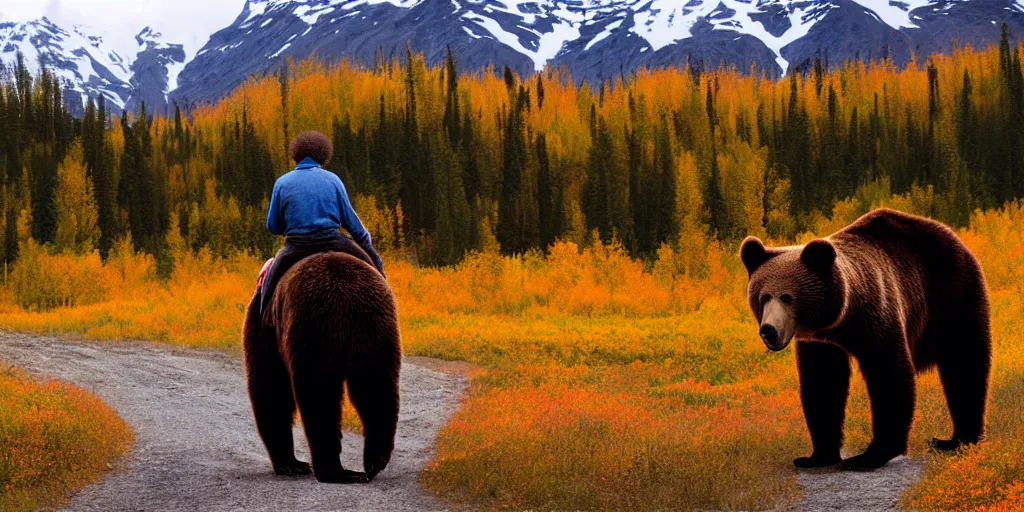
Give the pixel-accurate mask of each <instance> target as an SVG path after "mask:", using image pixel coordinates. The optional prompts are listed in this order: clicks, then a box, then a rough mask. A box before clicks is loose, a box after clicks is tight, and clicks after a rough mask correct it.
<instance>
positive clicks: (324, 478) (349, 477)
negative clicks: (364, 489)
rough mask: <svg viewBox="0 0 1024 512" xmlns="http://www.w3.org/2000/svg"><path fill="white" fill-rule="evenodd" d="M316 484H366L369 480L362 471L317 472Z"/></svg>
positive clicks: (335, 470) (337, 470)
mask: <svg viewBox="0 0 1024 512" xmlns="http://www.w3.org/2000/svg"><path fill="white" fill-rule="evenodd" d="M316 480H317V482H320V483H323V484H368V483H370V478H368V477H367V476H366V473H363V472H362V471H352V470H349V469H344V468H342V469H332V470H329V471H319V472H317V473H316Z"/></svg>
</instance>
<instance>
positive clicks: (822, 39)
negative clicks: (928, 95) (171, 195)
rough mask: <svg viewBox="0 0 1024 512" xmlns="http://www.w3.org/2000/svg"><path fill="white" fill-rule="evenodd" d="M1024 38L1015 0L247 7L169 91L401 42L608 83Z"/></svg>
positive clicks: (210, 92)
mask: <svg viewBox="0 0 1024 512" xmlns="http://www.w3.org/2000/svg"><path fill="white" fill-rule="evenodd" d="M1004 21H1005V22H1007V23H1008V24H1009V25H1010V30H1011V32H1012V33H1016V34H1020V33H1024V0H248V1H247V2H246V5H245V7H244V9H243V11H242V13H241V15H239V17H238V18H237V19H236V20H235V21H234V23H232V24H231V25H230V26H228V27H226V28H224V29H223V30H220V31H218V32H217V33H215V34H213V35H212V36H211V37H210V41H209V42H208V43H207V45H206V46H205V47H203V48H202V50H200V51H199V52H198V54H197V56H196V58H195V59H193V60H192V61H191V62H189V63H188V65H186V66H185V68H184V70H183V71H182V73H181V76H180V79H179V82H178V83H179V88H178V89H177V90H176V91H175V92H174V93H173V94H172V96H173V97H174V98H176V99H179V100H181V101H183V102H186V103H187V102H194V101H210V100H212V99H216V98H217V97H220V96H221V95H223V94H225V93H227V92H229V91H230V90H231V89H233V88H234V87H236V86H237V85H238V84H240V83H241V82H242V81H244V80H245V78H246V77H248V76H250V75H252V74H258V73H262V72H265V71H267V70H270V69H274V68H276V67H278V66H279V65H280V63H281V61H282V60H284V59H286V58H287V57H294V58H296V59H302V58H305V57H308V56H310V55H314V54H316V55H318V56H319V57H320V58H323V59H326V60H338V59H341V58H347V59H349V60H350V61H353V62H356V63H360V64H365V65H372V64H373V62H374V59H375V57H376V56H377V55H378V51H379V50H380V51H382V52H383V54H384V55H385V56H387V57H391V56H400V55H402V54H403V53H404V51H405V48H406V45H407V44H409V45H411V46H412V48H413V49H414V50H416V51H420V52H423V53H424V54H425V56H426V58H427V60H428V62H430V63H438V62H440V61H441V59H443V56H444V53H445V48H446V47H448V46H451V48H452V50H453V52H454V53H455V55H456V58H457V60H458V61H459V65H460V67H461V68H462V69H469V70H476V69H483V68H485V67H486V66H488V65H490V64H494V65H496V66H498V67H500V66H504V65H509V66H510V67H512V68H513V69H515V70H516V71H518V72H520V73H529V72H532V71H535V70H541V69H544V68H545V67H547V66H554V67H559V66H566V67H567V68H568V69H569V71H571V72H572V73H573V76H575V77H577V78H586V79H589V80H605V79H610V78H613V77H615V76H617V75H618V74H619V73H629V72H630V71H632V70H634V69H636V68H638V67H640V66H647V67H662V66H668V65H676V66H682V65H685V64H686V63H687V62H691V63H693V64H695V65H697V64H699V63H703V64H704V65H706V66H709V67H717V66H718V65H720V64H725V65H735V66H736V67H737V68H739V69H742V70H744V71H746V70H748V69H750V68H751V66H753V65H756V66H757V69H759V70H764V72H766V73H767V74H768V75H769V76H779V75H781V74H784V73H786V72H788V71H791V70H792V69H793V68H794V67H795V66H802V65H806V64H807V63H808V62H810V60H812V59H814V58H815V57H816V56H821V57H823V58H828V59H831V60H830V62H831V63H833V64H837V63H839V62H841V61H844V60H849V59H855V58H861V59H870V58H879V57H886V56H891V57H892V58H893V59H894V60H895V61H896V62H897V64H903V63H906V62H907V61H908V60H909V59H910V57H911V54H912V53H916V54H917V55H922V56H926V55H928V54H930V53H933V52H940V51H948V50H949V49H950V47H951V46H952V44H953V42H954V41H959V42H960V43H971V44H972V45H974V46H976V47H978V46H982V47H983V46H986V45H988V44H990V43H994V42H996V41H998V39H999V36H1000V27H1001V25H1002V22H1004Z"/></svg>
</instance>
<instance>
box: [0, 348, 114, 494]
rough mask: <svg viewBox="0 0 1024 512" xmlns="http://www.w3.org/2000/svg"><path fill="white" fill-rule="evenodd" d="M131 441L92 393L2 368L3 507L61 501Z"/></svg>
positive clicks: (0, 451)
mask: <svg viewBox="0 0 1024 512" xmlns="http://www.w3.org/2000/svg"><path fill="white" fill-rule="evenodd" d="M132 441H133V436H132V432H131V429H129V428H128V425H127V424H125V422H124V421H123V420H122V419H121V418H119V417H118V416H117V414H115V413H114V411H113V410H111V409H110V408H109V407H107V406H106V405H105V404H103V402H101V401H100V400H99V399H98V398H96V397H94V396H92V395H90V394H89V393H87V392H85V391H83V390H81V389H79V388H77V387H75V386H71V385H68V384H62V383H60V382H38V381H36V380H34V379H32V378H30V377H29V376H27V375H26V374H24V373H23V372H21V371H18V370H14V369H10V368H7V369H3V370H0V510H10V511H19V510H36V509H40V508H49V507H56V506H58V505H60V504H61V503H62V502H63V500H64V499H65V497H66V496H67V495H68V494H70V493H71V492H73V491H75V490H77V489H79V488H81V487H83V486H85V485H86V484H89V483H91V482H93V481H96V480H98V479H99V478H100V476H101V475H102V474H103V473H104V472H106V471H107V470H108V469H110V468H111V464H112V463H113V462H114V461H115V460H117V459H118V458H120V457H121V456H122V455H124V454H125V453H126V452H127V451H128V448H129V447H130V446H131V444H132Z"/></svg>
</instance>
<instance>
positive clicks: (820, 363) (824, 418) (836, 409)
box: [793, 341, 850, 468]
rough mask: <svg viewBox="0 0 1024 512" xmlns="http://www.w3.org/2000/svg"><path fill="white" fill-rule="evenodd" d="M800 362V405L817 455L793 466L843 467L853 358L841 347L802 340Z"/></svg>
mask: <svg viewBox="0 0 1024 512" xmlns="http://www.w3.org/2000/svg"><path fill="white" fill-rule="evenodd" d="M796 361H797V368H798V369H799V373H800V402H801V404H802V405H803V409H804V418H805V419H806V420H807V429H808V430H809V431H810V433H811V443H812V444H813V445H814V453H812V454H811V456H810V457H800V458H798V459H796V460H794V461H793V464H794V465H795V466H796V467H798V468H818V467H825V466H832V465H835V464H839V463H840V462H841V461H842V458H841V457H840V455H839V449H840V448H841V447H842V444H843V420H844V419H845V414H846V398H847V395H848V394H849V389H850V356H849V355H847V353H846V351H845V350H843V349H842V348H841V347H839V346H838V345H833V344H831V343H819V342H803V341H801V342H798V343H797V344H796Z"/></svg>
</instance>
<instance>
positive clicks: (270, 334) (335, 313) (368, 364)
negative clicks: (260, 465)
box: [242, 253, 402, 483]
mask: <svg viewBox="0 0 1024 512" xmlns="http://www.w3.org/2000/svg"><path fill="white" fill-rule="evenodd" d="M271 308H272V310H271V311H270V313H271V314H272V315H273V317H274V325H275V327H273V328H268V327H265V326H264V325H263V322H262V320H261V318H260V313H259V309H260V308H259V294H258V293H257V294H256V295H255V296H254V297H253V299H252V300H251V301H250V304H249V309H248V311H247V312H246V320H245V327H244V330H243V335H242V338H243V346H244V350H245V368H246V378H247V380H248V386H249V398H250V400H251V402H252V407H253V414H254V416H255V418H256V426H257V429H258V430H259V433H260V436H261V437H262V438H263V442H264V444H265V445H266V448H267V452H268V453H269V455H270V462H271V465H272V466H273V468H274V471H275V472H276V473H277V474H282V475H298V474H306V473H309V471H310V466H309V464H306V463H304V462H300V461H298V460H297V459H296V458H295V453H294V450H293V444H292V443H293V441H292V425H293V422H294V417H295V410H296V407H297V408H298V412H299V414H300V415H301V418H302V425H303V427H304V429H305V432H306V439H307V440H308V442H309V447H310V451H311V454H312V459H313V460H312V465H313V467H312V470H313V473H314V474H315V475H316V478H317V480H319V481H321V482H334V483H347V482H367V481H369V480H372V479H373V478H374V476H376V475H377V473H379V472H380V471H381V470H383V469H384V468H385V466H387V464H388V461H389V460H390V459H391V452H392V450H393V449H394V445H395V429H396V427H397V425H398V406H399V395H398V379H399V370H400V367H401V363H402V354H401V344H400V339H399V330H398V316H397V313H396V308H395V300H394V295H393V294H392V293H391V290H390V288H388V285H387V283H386V282H385V281H384V278H383V277H382V276H381V275H380V273H378V272H377V271H376V270H375V269H374V268H373V267H372V266H370V265H368V264H367V263H365V262H363V261H360V260H359V259H357V258H356V257H353V256H351V255H349V254H345V253H324V254H318V255H314V256H311V257H309V258H306V259H305V260H303V261H301V262H300V263H298V264H297V265H295V266H294V267H292V269H291V270H289V271H288V272H287V273H285V275H284V276H283V277H282V278H281V281H280V284H278V287H277V291H276V292H275V293H274V297H273V300H272V302H271ZM346 385H347V388H348V393H349V399H350V401H351V402H352V405H353V406H354V407H355V409H356V412H357V413H358V414H359V418H360V419H361V420H362V423H363V432H364V437H365V446H364V450H363V468H364V471H365V473H363V472H355V471H349V470H346V469H344V468H342V466H341V462H340V459H339V457H340V453H341V403H342V396H343V392H344V389H345V387H346Z"/></svg>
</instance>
